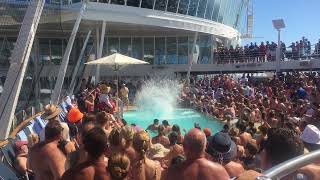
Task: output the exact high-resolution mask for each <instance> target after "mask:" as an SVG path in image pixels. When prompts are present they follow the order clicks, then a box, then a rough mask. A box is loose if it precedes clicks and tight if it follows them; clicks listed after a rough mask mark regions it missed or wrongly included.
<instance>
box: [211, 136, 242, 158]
mask: <svg viewBox="0 0 320 180" xmlns="http://www.w3.org/2000/svg"><path fill="white" fill-rule="evenodd" d="M206 152H207V153H208V154H210V155H211V156H212V157H214V158H215V159H217V160H221V161H223V162H229V161H232V160H234V159H235V158H236V157H237V145H236V144H235V143H234V142H233V141H232V140H231V138H230V136H229V135H228V134H227V133H223V132H219V133H217V134H215V135H214V136H213V138H211V140H210V142H209V145H208V147H207V150H206Z"/></svg>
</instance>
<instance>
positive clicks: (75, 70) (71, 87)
mask: <svg viewBox="0 0 320 180" xmlns="http://www.w3.org/2000/svg"><path fill="white" fill-rule="evenodd" d="M90 36H91V30H90V31H89V32H88V34H87V36H86V39H85V40H84V43H83V46H82V49H81V52H80V55H79V58H78V60H77V64H76V66H75V67H74V70H73V73H72V78H71V83H70V86H69V90H68V96H70V95H72V93H73V91H74V87H75V85H76V80H77V74H78V71H79V67H80V64H81V62H82V61H81V60H82V58H83V54H84V51H85V50H86V47H87V44H88V41H89V38H90ZM83 63H84V62H83Z"/></svg>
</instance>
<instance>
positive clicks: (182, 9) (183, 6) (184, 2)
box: [178, 0, 192, 14]
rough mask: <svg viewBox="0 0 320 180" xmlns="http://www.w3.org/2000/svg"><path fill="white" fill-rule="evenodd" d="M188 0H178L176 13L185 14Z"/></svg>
mask: <svg viewBox="0 0 320 180" xmlns="http://www.w3.org/2000/svg"><path fill="white" fill-rule="evenodd" d="M189 1H192V0H180V3H179V9H178V13H180V14H187V11H188V5H189Z"/></svg>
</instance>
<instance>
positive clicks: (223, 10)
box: [218, 0, 228, 23]
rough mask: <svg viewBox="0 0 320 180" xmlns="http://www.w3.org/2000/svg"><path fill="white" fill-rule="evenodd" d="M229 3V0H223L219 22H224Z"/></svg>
mask: <svg viewBox="0 0 320 180" xmlns="http://www.w3.org/2000/svg"><path fill="white" fill-rule="evenodd" d="M227 3H228V1H226V0H221V3H220V9H219V14H218V22H219V23H222V21H223V17H224V15H225V11H226V5H227Z"/></svg>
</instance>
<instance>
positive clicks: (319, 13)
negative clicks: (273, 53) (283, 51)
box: [242, 0, 320, 45]
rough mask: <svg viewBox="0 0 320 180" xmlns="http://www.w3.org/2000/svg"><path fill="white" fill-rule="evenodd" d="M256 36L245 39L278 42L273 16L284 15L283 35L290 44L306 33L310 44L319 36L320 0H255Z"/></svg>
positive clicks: (243, 42) (247, 41)
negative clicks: (284, 26)
mask: <svg viewBox="0 0 320 180" xmlns="http://www.w3.org/2000/svg"><path fill="white" fill-rule="evenodd" d="M253 6H254V7H253V8H254V10H253V11H254V26H253V36H254V37H259V38H255V39H247V40H243V41H242V44H246V43H249V42H259V44H260V42H261V41H267V40H269V41H274V42H277V38H278V37H277V31H276V30H275V29H274V28H273V25H272V20H273V19H279V18H282V19H283V20H284V22H285V25H286V28H285V29H284V30H282V31H281V39H282V40H283V41H284V42H285V43H286V45H290V44H291V42H293V41H294V42H295V41H297V40H300V39H301V37H302V36H305V37H306V38H308V40H310V42H311V44H315V43H316V42H317V41H318V39H320V0H253Z"/></svg>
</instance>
